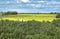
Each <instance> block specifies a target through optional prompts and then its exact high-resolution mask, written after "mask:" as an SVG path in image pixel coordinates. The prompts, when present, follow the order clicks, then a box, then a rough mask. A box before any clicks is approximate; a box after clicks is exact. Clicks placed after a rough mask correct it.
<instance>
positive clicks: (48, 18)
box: [0, 14, 57, 21]
mask: <svg viewBox="0 0 60 39" xmlns="http://www.w3.org/2000/svg"><path fill="white" fill-rule="evenodd" d="M56 15H57V14H17V15H2V17H0V20H1V19H3V20H11V21H22V20H23V21H29V20H36V21H53V20H54V19H56Z"/></svg>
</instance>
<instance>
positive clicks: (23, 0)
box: [21, 0, 29, 3]
mask: <svg viewBox="0 0 60 39" xmlns="http://www.w3.org/2000/svg"><path fill="white" fill-rule="evenodd" d="M21 1H22V2H24V3H27V2H29V0H21Z"/></svg>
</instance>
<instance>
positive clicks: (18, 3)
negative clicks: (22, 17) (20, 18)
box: [0, 0, 60, 13]
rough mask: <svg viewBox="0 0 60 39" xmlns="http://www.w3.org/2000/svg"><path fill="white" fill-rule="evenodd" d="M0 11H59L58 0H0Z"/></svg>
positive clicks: (59, 3)
mask: <svg viewBox="0 0 60 39" xmlns="http://www.w3.org/2000/svg"><path fill="white" fill-rule="evenodd" d="M0 11H3V12H7V11H17V12H21V13H50V12H60V0H0Z"/></svg>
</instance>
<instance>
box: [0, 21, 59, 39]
mask: <svg viewBox="0 0 60 39" xmlns="http://www.w3.org/2000/svg"><path fill="white" fill-rule="evenodd" d="M0 39H60V20H54V21H53V22H49V21H47V22H44V21H43V22H38V21H34V20H32V21H27V22H24V21H22V22H20V21H8V20H1V21H0Z"/></svg>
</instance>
